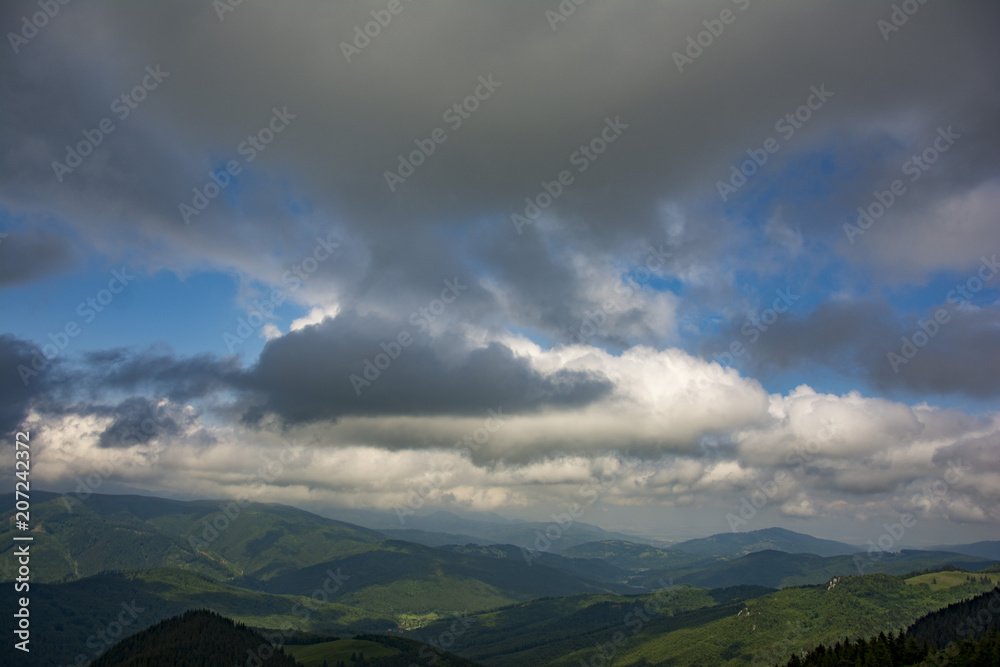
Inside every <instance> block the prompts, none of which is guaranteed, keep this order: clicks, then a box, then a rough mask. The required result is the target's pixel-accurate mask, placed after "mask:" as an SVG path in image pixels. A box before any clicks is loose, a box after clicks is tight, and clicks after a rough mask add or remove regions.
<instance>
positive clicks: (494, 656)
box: [414, 574, 991, 667]
mask: <svg viewBox="0 0 1000 667" xmlns="http://www.w3.org/2000/svg"><path fill="white" fill-rule="evenodd" d="M988 588H991V585H990V584H984V583H981V582H963V583H961V584H959V585H956V586H952V587H948V588H941V589H937V590H935V589H932V587H931V586H929V585H927V584H924V583H919V582H917V583H913V584H908V583H907V581H906V579H904V578H903V577H898V576H888V575H881V574H877V575H864V576H851V577H844V578H839V579H836V580H834V581H831V582H829V583H828V584H825V585H822V586H808V587H794V588H786V589H784V590H781V591H772V592H767V593H765V594H763V595H761V594H760V593H761V591H759V590H757V591H754V590H748V591H747V595H746V596H745V597H743V598H742V599H741V598H740V597H738V596H736V597H734V596H730V595H728V594H726V592H725V591H707V590H704V589H699V588H692V587H689V586H674V587H666V588H664V589H661V591H662V592H660V593H659V594H646V595H641V596H626V597H620V596H600V595H599V596H573V597H568V598H558V599H542V600H534V601H530V602H525V603H522V604H518V605H512V606H509V607H504V608H501V609H495V610H490V611H485V612H480V613H477V614H471V615H470V616H471V618H472V619H473V620H472V622H471V624H470V627H469V630H468V631H467V632H465V633H464V634H462V635H461V636H458V637H456V641H455V645H454V647H453V648H452V650H453V651H455V652H457V653H459V654H461V655H465V656H467V657H469V658H471V659H473V660H477V661H482V662H487V663H488V664H490V665H497V666H498V667H503V666H510V667H519V666H521V665H526V664H531V665H560V666H566V667H569V666H572V667H578V665H580V664H581V661H583V663H585V664H591V662H590V661H591V659H594V658H597V656H600V655H601V654H602V653H603V654H604V655H610V656H611V657H610V658H609V659H608V663H613V664H614V665H616V666H619V665H664V664H672V665H678V666H679V665H685V666H687V665H691V666H701V665H704V666H706V667H708V666H712V667H716V666H718V665H724V666H726V667H746V666H748V665H772V664H775V663H777V662H782V661H784V660H787V659H788V655H789V654H790V653H791V652H792V651H793V650H795V648H796V647H805V646H813V645H816V644H818V643H823V642H829V643H832V642H834V641H836V640H838V639H843V638H844V637H845V636H851V637H860V636H867V635H869V634H871V633H872V632H873V629H874V631H876V632H877V631H879V630H885V631H887V632H888V631H890V630H892V631H895V630H897V629H899V628H902V627H905V626H906V625H907V624H909V623H912V622H913V621H914V620H916V619H917V618H918V617H920V616H921V615H923V614H925V613H927V612H928V611H933V610H935V609H938V608H940V607H942V606H944V605H947V604H949V603H952V602H955V601H958V600H961V599H964V598H966V597H969V596H972V595H975V594H977V593H980V592H982V591H984V590H987V589H988ZM447 627H448V626H447V624H446V623H443V622H442V623H432V624H429V625H428V626H426V627H424V628H421V629H420V630H418V631H416V632H415V633H414V636H416V637H417V638H419V639H424V640H426V639H427V638H430V637H434V636H436V635H437V634H439V633H441V632H443V631H444V630H445V629H446V628H447Z"/></svg>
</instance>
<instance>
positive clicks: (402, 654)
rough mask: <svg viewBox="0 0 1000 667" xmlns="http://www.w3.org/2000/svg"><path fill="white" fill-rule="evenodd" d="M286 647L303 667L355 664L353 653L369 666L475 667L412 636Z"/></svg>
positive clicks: (368, 637)
mask: <svg viewBox="0 0 1000 667" xmlns="http://www.w3.org/2000/svg"><path fill="white" fill-rule="evenodd" d="M285 650H286V652H287V653H289V654H291V655H293V656H294V657H295V659H296V660H298V661H299V662H300V663H301V664H302V665H303V667H323V663H324V661H325V662H326V664H327V665H329V666H330V667H334V665H338V664H340V663H343V664H345V665H353V664H356V663H352V661H351V657H352V656H356V657H357V658H358V662H360V659H361V658H362V657H363V658H364V661H365V664H366V665H370V667H411V666H412V665H419V664H430V665H435V667H477V666H476V663H474V662H472V661H470V660H466V659H465V658H460V657H458V656H457V655H454V654H452V653H448V652H447V651H444V650H443V649H439V648H436V647H433V646H429V645H427V644H423V643H421V642H417V641H413V640H411V639H404V638H402V637H388V636H385V635H358V636H357V637H355V638H354V639H339V640H336V641H331V642H322V643H319V644H309V645H305V646H298V645H295V646H287V647H285Z"/></svg>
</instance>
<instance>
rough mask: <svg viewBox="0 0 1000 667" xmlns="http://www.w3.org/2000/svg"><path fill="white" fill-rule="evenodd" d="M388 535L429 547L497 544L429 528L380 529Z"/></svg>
mask: <svg viewBox="0 0 1000 667" xmlns="http://www.w3.org/2000/svg"><path fill="white" fill-rule="evenodd" d="M380 532H381V533H383V534H384V535H386V536H387V537H391V538H392V539H394V540H403V541H404V542H416V543H417V544H423V545H424V546H427V547H443V546H446V545H449V544H481V545H488V544H496V542H494V541H493V540H486V539H483V538H481V537H475V536H474V535H461V534H457V533H435V532H431V531H429V530H417V529H415V528H403V529H396V528H383V529H381V531H380Z"/></svg>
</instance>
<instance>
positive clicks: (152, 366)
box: [78, 348, 242, 401]
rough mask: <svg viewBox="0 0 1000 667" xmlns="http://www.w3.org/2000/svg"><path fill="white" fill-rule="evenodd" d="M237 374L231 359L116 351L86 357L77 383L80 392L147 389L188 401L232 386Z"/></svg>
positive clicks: (152, 349)
mask: <svg viewBox="0 0 1000 667" xmlns="http://www.w3.org/2000/svg"><path fill="white" fill-rule="evenodd" d="M241 373H242V370H241V368H240V365H239V362H238V361H237V360H236V359H235V358H234V357H226V358H224V359H219V358H216V357H213V356H212V355H209V354H201V355H196V356H193V357H187V358H179V357H177V356H175V355H173V354H172V353H171V352H169V351H166V350H163V349H158V348H150V349H147V350H143V351H136V350H131V349H118V350H110V351H102V352H97V353H93V354H88V355H86V358H85V370H84V371H80V373H79V376H78V380H79V382H80V386H81V388H82V389H89V390H90V391H91V392H96V393H100V392H103V391H108V390H115V391H132V392H135V391H142V390H151V391H153V392H155V393H156V394H158V395H161V396H166V397H167V398H170V399H171V400H173V401H189V400H193V399H198V398H205V397H210V396H212V395H213V394H215V393H217V392H220V391H223V390H225V389H227V388H230V387H232V386H233V385H234V384H235V383H237V382H239V379H240V376H241Z"/></svg>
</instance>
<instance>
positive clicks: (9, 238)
mask: <svg viewBox="0 0 1000 667" xmlns="http://www.w3.org/2000/svg"><path fill="white" fill-rule="evenodd" d="M77 261H78V257H77V253H76V251H75V247H74V243H73V241H72V240H71V239H68V238H66V237H65V236H62V235H58V234H54V233H46V232H43V231H41V230H38V229H28V230H26V231H22V232H8V233H7V234H6V235H4V236H2V237H0V288H3V287H13V286H16V285H24V284H26V283H30V282H32V281H35V280H38V279H40V278H44V277H45V276H48V275H52V274H56V273H63V272H65V271H68V270H70V269H72V268H73V266H74V265H75V264H76V263H77Z"/></svg>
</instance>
